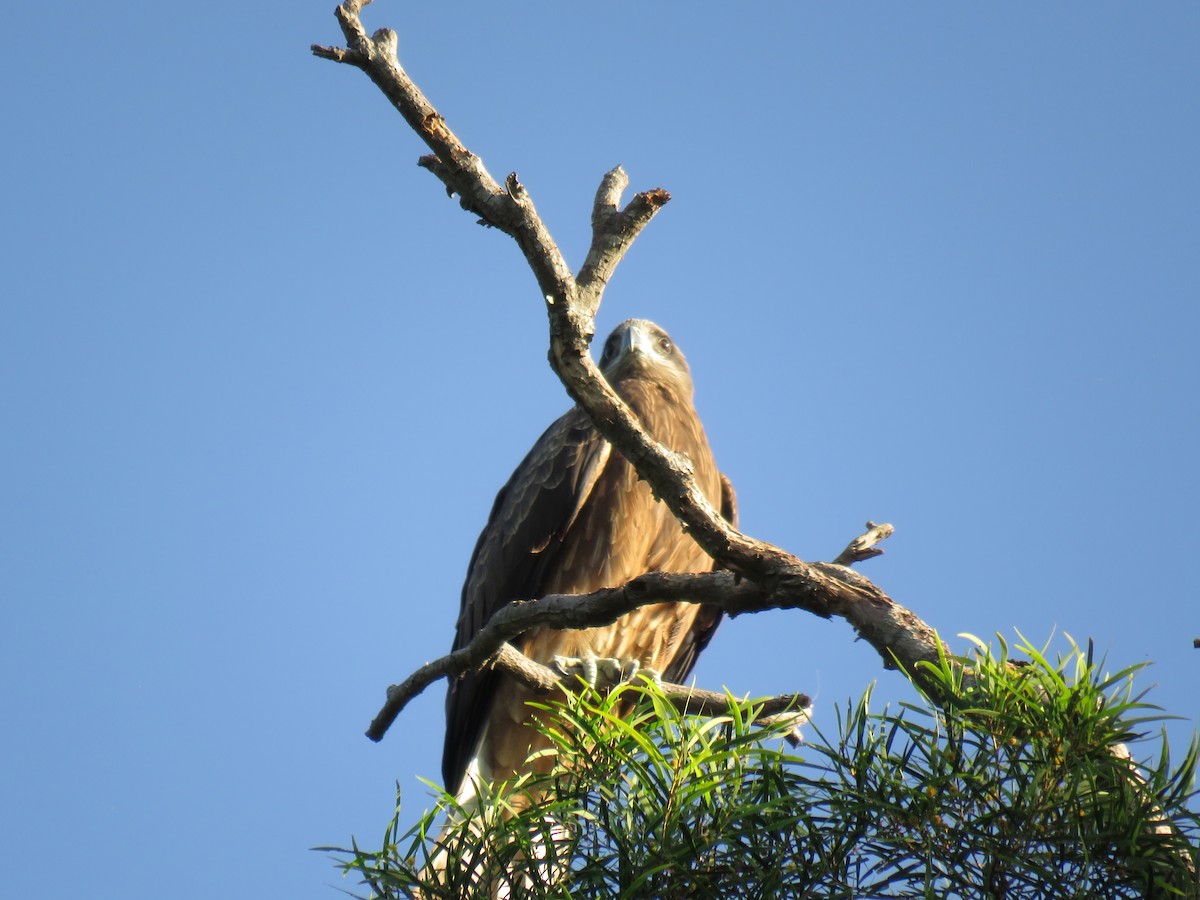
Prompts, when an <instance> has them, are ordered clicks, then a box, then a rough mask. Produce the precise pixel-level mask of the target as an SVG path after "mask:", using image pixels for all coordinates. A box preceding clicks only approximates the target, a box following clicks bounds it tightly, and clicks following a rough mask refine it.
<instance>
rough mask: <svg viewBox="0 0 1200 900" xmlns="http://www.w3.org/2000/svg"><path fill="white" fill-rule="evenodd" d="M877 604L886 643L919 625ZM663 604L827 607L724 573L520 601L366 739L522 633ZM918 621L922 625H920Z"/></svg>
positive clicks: (399, 695)
mask: <svg viewBox="0 0 1200 900" xmlns="http://www.w3.org/2000/svg"><path fill="white" fill-rule="evenodd" d="M885 532H886V533H885ZM890 533H891V532H890V526H887V525H884V526H873V529H872V531H871V532H868V533H867V535H862V536H860V537H859V538H856V539H855V541H854V542H852V543H851V546H855V545H856V544H858V543H859V542H863V541H864V540H865V539H866V538H867V537H868V535H873V536H874V537H875V539H877V540H882V539H883V537H885V536H886V534H890ZM843 555H844V554H843ZM814 568H815V569H816V570H817V571H824V570H826V569H828V570H829V571H831V572H836V573H837V574H838V575H839V576H840V577H843V578H857V577H859V576H858V575H857V573H855V572H853V571H851V570H850V569H846V568H843V567H842V566H834V565H833V564H832V563H819V564H817V566H815V567H814ZM863 582H864V583H865V584H870V582H867V581H866V579H863ZM875 599H876V600H882V601H886V602H877V603H874V604H868V605H867V606H866V607H864V608H863V609H862V610H859V611H858V613H857V614H858V615H859V618H860V619H861V620H862V621H863V622H864V627H869V628H870V629H871V630H873V631H880V632H885V633H889V634H890V635H891V636H890V637H889V638H888V640H890V641H892V642H899V641H900V640H902V637H900V636H897V635H896V634H894V632H897V631H900V632H905V633H907V630H908V629H910V628H912V627H914V625H913V621H912V620H910V619H909V618H908V617H909V616H912V614H911V613H909V612H908V611H907V610H905V609H903V607H900V606H897V605H896V604H894V603H892V602H891V601H890V600H887V598H886V597H885V596H884V595H883V594H882V593H880V594H879V595H878V597H877V598H875ZM664 602H676V603H704V604H708V605H710V606H719V607H721V609H723V610H724V611H725V612H726V613H727V614H728V615H729V616H731V617H733V616H739V615H742V614H744V613H755V612H763V611H765V610H768V609H789V608H799V609H805V610H807V611H808V612H812V613H815V614H816V615H819V616H823V617H828V614H827V613H826V611H825V610H823V609H816V608H812V607H809V606H807V605H805V602H806V597H805V596H803V595H800V596H786V595H785V596H772V595H771V594H769V593H767V592H766V591H765V590H763V588H762V587H761V586H760V585H758V584H756V583H754V582H752V581H750V580H748V579H745V578H742V577H740V576H738V575H735V574H733V573H732V572H721V571H718V572H705V573H700V574H678V573H665V572H651V573H647V574H645V575H640V576H638V577H637V578H634V579H633V580H632V581H629V582H627V583H625V584H623V585H621V586H620V587H615V588H606V589H603V590H599V591H594V592H592V593H590V594H551V595H548V596H545V597H541V598H537V599H533V600H527V601H516V602H513V603H510V604H509V605H508V606H505V607H504V608H503V609H501V610H499V611H498V612H497V613H496V614H495V615H494V616H492V618H491V619H490V620H488V622H487V624H486V625H485V626H484V627H483V628H482V629H480V631H479V633H478V634H477V635H476V636H475V637H474V638H473V639H472V641H471V643H470V644H468V645H467V646H466V647H463V648H462V649H461V650H456V651H454V652H453V653H449V654H447V655H446V656H443V657H441V658H440V659H437V660H434V661H433V662H430V663H426V664H425V665H423V666H421V667H420V668H419V669H417V671H415V672H413V673H412V674H411V675H409V676H408V678H406V679H405V680H404V681H403V682H402V683H400V684H398V685H393V686H392V687H390V688H388V692H387V700H386V701H385V702H384V705H383V707H382V708H381V709H380V710H379V712H378V714H377V715H376V716H375V719H374V721H372V722H371V726H370V727H369V728H368V729H367V737H369V738H371V740H373V741H378V740H380V739H381V738H382V737H383V735H384V734H385V733H386V732H387V730H388V728H389V727H390V726H391V724H392V722H393V721H395V719H396V716H398V715H399V714H400V712H401V711H402V710H403V709H404V707H405V706H406V705H407V704H408V703H409V701H411V700H412V699H413V698H414V697H416V696H417V695H419V694H420V693H421V692H422V691H423V690H425V688H426V687H428V686H429V685H430V684H432V683H433V682H435V681H438V680H439V679H441V678H457V677H459V676H460V675H463V674H465V673H467V672H471V671H475V670H478V669H482V668H484V667H486V666H489V665H492V664H493V663H494V662H495V660H496V659H497V656H498V655H503V654H505V653H506V652H507V651H506V650H505V649H504V648H505V647H506V646H509V645H508V642H509V641H511V640H513V639H514V638H516V637H517V636H518V635H521V634H524V633H525V632H527V631H530V630H532V629H534V628H597V627H599V626H602V625H611V624H612V623H613V622H615V621H617V619H619V618H621V616H624V615H626V614H627V613H630V612H632V611H633V610H635V609H638V608H639V607H642V606H649V605H652V604H655V603H664ZM865 613H873V614H870V615H868V614H865ZM913 619H915V617H913ZM916 622H918V623H919V622H920V620H916ZM868 623H869V624H868ZM920 624H921V625H923V623H920ZM512 652H514V653H517V655H518V656H521V657H522V659H525V658H526V657H524V656H523V655H522V654H520V653H519V652H518V651H516V650H513V651H512ZM510 662H511V660H510ZM530 662H531V663H532V664H533V665H535V666H537V667H538V668H541V669H544V668H545V667H544V666H540V665H539V664H537V663H533V661H532V660H530ZM884 665H885V666H886V667H889V668H890V667H892V666H893V665H894V663H893V661H892V660H891V659H889V658H887V657H886V656H885V657H884ZM535 671H536V670H535ZM547 671H548V670H547ZM523 680H524V679H523ZM526 683H527V684H529V685H530V687H534V688H538V689H544V688H545V685H539V683H538V682H537V681H536V679H534V680H526ZM718 696H722V697H723V696H724V695H718ZM801 696H802V695H801Z"/></svg>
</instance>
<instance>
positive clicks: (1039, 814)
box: [322, 638, 1200, 898]
mask: <svg viewBox="0 0 1200 900" xmlns="http://www.w3.org/2000/svg"><path fill="white" fill-rule="evenodd" d="M971 640H972V641H973V643H974V645H975V649H974V651H973V652H972V653H971V654H970V655H969V656H968V657H965V658H944V659H942V660H941V661H940V662H939V664H937V665H934V666H930V667H929V668H928V670H927V671H926V672H924V673H922V677H921V678H920V679H919V680H918V681H917V682H914V683H920V684H922V685H924V692H923V693H922V694H921V700H922V702H920V703H911V704H910V703H905V704H901V705H900V708H899V709H897V710H894V711H893V710H890V709H887V708H885V709H883V710H881V711H874V710H872V708H871V695H870V691H868V692H867V693H866V695H865V696H863V697H862V698H861V699H860V700H858V701H857V702H856V703H852V704H850V705H848V706H847V707H846V708H845V709H839V710H837V712H836V716H835V720H836V729H835V730H834V731H833V732H832V733H830V734H826V733H824V732H823V731H821V730H820V729H817V728H815V727H814V726H811V725H810V726H808V727H807V729H806V730H808V731H809V732H811V734H810V735H809V736H808V737H807V739H806V741H805V743H804V744H803V745H802V746H801V747H800V748H799V749H798V750H795V751H793V750H791V749H790V748H788V747H787V746H786V745H785V744H784V742H783V740H782V735H783V733H784V732H785V731H786V730H787V727H786V726H780V725H775V726H764V725H761V724H756V722H755V703H754V701H753V700H737V699H735V698H733V697H730V701H729V708H728V713H727V714H726V715H723V716H718V717H715V718H701V717H694V716H688V715H684V714H682V713H680V712H679V711H677V710H676V709H675V708H674V707H673V706H672V705H671V704H670V703H669V702H667V701H666V700H665V699H664V698H663V697H662V695H661V693H659V692H658V691H657V690H656V688H655V686H654V685H653V684H650V683H639V684H630V685H624V686H622V687H620V688H617V689H616V690H614V691H611V692H609V693H608V694H607V695H600V694H597V693H596V692H595V691H592V690H590V689H588V688H581V689H580V690H579V691H578V692H575V693H571V694H570V695H568V696H567V697H566V698H565V699H563V700H561V701H555V702H550V703H547V704H546V708H547V709H549V710H552V711H553V712H554V716H555V718H554V719H552V720H550V722H551V724H548V725H543V726H542V727H543V728H544V730H545V732H546V733H547V734H549V735H550V736H551V737H552V738H553V740H554V745H555V751H554V752H555V754H556V756H557V760H556V766H555V768H554V771H553V772H552V773H551V774H549V775H545V776H536V777H526V778H525V779H523V780H522V781H521V782H519V783H518V784H516V785H498V786H494V787H493V788H492V789H491V794H490V795H489V796H488V797H487V798H486V800H487V802H485V803H484V804H483V805H482V808H481V809H480V810H466V809H462V808H459V807H457V806H456V804H455V802H454V799H453V798H452V797H450V796H449V795H447V794H445V793H443V792H440V791H439V792H438V795H437V798H436V799H437V803H436V805H435V806H434V808H433V809H431V810H429V811H427V812H426V813H425V815H424V816H423V817H422V818H421V820H420V821H419V822H418V823H417V824H416V825H414V826H413V827H412V828H411V829H410V830H409V831H408V832H406V833H405V834H403V835H400V834H398V824H397V823H398V816H399V808H398V804H397V818H396V819H393V821H392V823H391V824H390V825H389V827H388V829H387V831H386V833H385V836H384V842H383V846H382V848H381V849H380V850H377V851H366V850H363V849H361V848H359V847H358V845H357V844H353V845H352V847H351V848H350V849H338V848H322V849H326V850H332V851H333V852H334V853H335V854H337V856H338V858H339V864H340V865H341V866H342V868H343V869H344V871H345V872H346V873H347V874H351V873H352V874H354V875H357V876H358V877H360V878H361V880H362V883H363V884H365V885H366V886H367V887H369V889H370V891H371V894H370V896H372V897H378V898H399V897H413V896H422V897H425V898H435V897H438V898H452V897H453V898H458V897H472V896H488V895H489V894H490V893H495V892H499V893H500V894H501V895H504V892H505V891H506V890H508V891H509V892H510V893H509V895H510V896H512V897H531V898H534V897H555V898H610V897H619V898H635V897H656V898H674V897H680V898H682V897H745V898H776V897H780V898H784V897H787V898H791V897H797V898H799V897H806V898H807V897H813V898H862V897H962V898H975V897H980V898H982V897H989V898H990V897H1004V898H1026V897H1028V898H1048V897H1055V898H1059V897H1078V898H1085V897H1106V898H1120V897H1146V896H1152V897H1171V896H1180V897H1197V896H1200V890H1198V888H1197V878H1196V870H1197V862H1198V859H1200V850H1198V847H1197V834H1198V831H1200V816H1198V815H1197V813H1196V812H1195V811H1194V809H1193V808H1192V801H1193V799H1194V796H1195V794H1194V778H1195V771H1196V765H1197V753H1198V746H1197V743H1196V741H1195V740H1193V742H1192V745H1191V746H1190V747H1189V749H1188V751H1187V753H1186V754H1185V756H1184V758H1183V759H1182V760H1180V761H1179V762H1178V763H1173V762H1172V761H1171V759H1170V755H1169V752H1168V749H1167V743H1166V740H1165V736H1161V735H1160V737H1159V749H1158V750H1157V752H1155V753H1154V754H1152V756H1151V758H1149V759H1146V760H1142V761H1137V762H1135V761H1134V760H1133V759H1132V758H1131V756H1130V754H1129V753H1128V751H1126V750H1124V747H1125V745H1127V744H1129V743H1136V742H1142V741H1145V740H1146V738H1147V737H1148V736H1149V734H1150V733H1151V732H1153V731H1155V730H1156V728H1155V726H1160V725H1161V721H1162V719H1163V717H1162V715H1161V714H1160V713H1159V712H1158V711H1157V709H1156V708H1155V707H1153V706H1150V705H1149V704H1147V703H1146V702H1145V701H1144V697H1143V696H1142V695H1140V694H1137V693H1135V690H1134V683H1133V679H1134V675H1135V673H1136V672H1137V670H1138V669H1139V668H1140V667H1138V666H1133V667H1130V668H1128V669H1124V670H1122V671H1120V672H1117V673H1116V674H1113V675H1106V674H1103V673H1102V672H1101V670H1100V668H1099V666H1098V665H1096V664H1094V663H1093V662H1092V661H1091V660H1090V659H1089V658H1088V654H1087V653H1086V652H1084V651H1082V650H1081V649H1080V648H1078V647H1076V646H1075V645H1073V644H1072V645H1070V647H1069V649H1068V650H1067V652H1065V653H1063V654H1062V655H1060V656H1059V657H1058V658H1057V659H1055V660H1053V661H1052V660H1051V659H1049V658H1048V657H1047V656H1046V655H1045V652H1044V651H1043V650H1039V649H1038V648H1036V647H1034V646H1032V645H1031V644H1029V643H1028V642H1025V641H1022V642H1021V643H1020V644H1019V645H1018V649H1019V650H1020V652H1021V655H1022V656H1023V657H1025V658H1024V659H1022V660H1020V661H1014V660H1012V659H1010V651H1009V647H1008V646H1007V645H1006V644H1005V642H1004V641H1003V640H999V641H998V648H997V649H993V648H990V647H988V646H987V645H985V644H984V643H983V642H982V641H978V640H976V639H974V638H972V639H971ZM631 708H632V711H630V710H631ZM514 797H520V798H529V797H533V798H538V799H537V800H536V802H533V803H532V804H531V805H529V806H527V807H526V806H524V804H523V803H522V802H515V803H514V802H513V798H514ZM447 814H448V815H449V817H450V821H451V822H452V823H453V824H452V825H451V826H450V827H449V828H447V829H446V830H444V831H442V830H440V828H441V826H440V822H441V821H442V820H443V819H444V818H445V816H446V815H447ZM447 847H448V848H450V849H451V851H452V852H449V853H448V854H447V856H446V862H445V870H444V871H443V872H441V873H438V874H437V875H436V876H435V875H434V874H433V873H432V870H431V868H430V866H429V863H430V860H431V859H432V858H433V857H434V856H435V855H437V853H438V852H439V850H441V849H445V848H447Z"/></svg>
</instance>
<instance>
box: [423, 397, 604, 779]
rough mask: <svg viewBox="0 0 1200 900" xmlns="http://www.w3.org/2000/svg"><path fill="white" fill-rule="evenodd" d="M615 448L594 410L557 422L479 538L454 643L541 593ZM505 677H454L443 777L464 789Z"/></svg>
mask: <svg viewBox="0 0 1200 900" xmlns="http://www.w3.org/2000/svg"><path fill="white" fill-rule="evenodd" d="M610 453H611V445H610V444H609V443H608V441H606V440H604V439H603V438H602V437H600V435H599V434H598V433H597V432H596V430H595V428H594V427H593V426H592V424H591V422H590V421H589V420H588V418H587V416H586V414H584V413H583V411H582V410H580V409H579V408H578V407H576V408H573V409H571V410H570V411H569V412H567V413H566V414H565V415H564V416H562V417H561V418H560V419H558V420H557V421H556V422H554V424H552V425H551V426H550V427H549V428H548V429H546V431H545V432H544V433H543V434H542V436H541V437H540V438H539V439H538V441H537V442H536V443H535V444H534V445H533V448H532V449H531V450H530V451H529V453H528V454H527V455H526V456H525V459H523V460H522V461H521V463H520V465H518V466H517V468H516V471H514V472H513V474H512V477H510V478H509V480H508V483H507V484H505V485H504V487H503V488H501V489H500V493H499V494H498V495H497V496H496V502H495V503H494V504H493V505H492V512H491V515H490V516H489V518H488V523H487V525H486V526H485V527H484V529H483V532H482V533H481V534H480V536H479V540H478V541H477V542H476V544H475V550H474V552H473V553H472V555H471V562H470V565H469V567H468V569H467V572H468V576H467V581H466V583H465V584H464V585H463V591H462V605H461V608H460V611H459V617H458V625H457V629H456V632H455V637H454V648H453V649H454V650H460V649H462V648H463V647H465V646H466V645H467V644H469V643H470V642H471V640H472V638H474V637H475V635H476V634H477V633H478V632H479V630H480V629H481V628H482V627H483V626H484V625H485V624H486V623H487V621H488V620H489V619H490V618H491V617H492V615H493V614H495V612H496V611H497V610H498V609H500V608H501V607H503V606H504V605H505V604H507V603H509V602H510V601H511V600H513V599H534V598H536V597H539V596H541V594H542V589H541V586H542V584H543V582H544V581H545V578H546V573H547V571H549V570H550V569H551V567H552V566H553V565H554V562H555V558H556V556H557V555H558V551H559V549H560V548H561V546H562V541H563V538H564V536H565V535H566V533H567V531H568V530H569V529H570V527H571V525H572V524H574V522H575V520H576V518H577V517H578V515H579V511H580V510H581V509H582V508H583V506H584V504H585V503H586V502H587V500H588V497H589V496H590V495H591V492H592V490H593V489H594V488H595V486H596V481H597V479H599V477H600V474H601V472H603V470H604V467H605V465H606V464H607V463H608V459H609V456H610ZM498 678H499V676H498V675H497V674H496V673H494V672H485V673H471V674H468V675H465V676H463V677H462V678H460V679H458V680H457V681H452V682H451V683H450V688H449V691H448V693H447V695H446V738H445V744H444V747H443V753H442V777H443V779H444V782H443V783H444V784H445V785H446V787H447V789H448V790H455V789H457V787H458V785H459V783H460V781H461V780H462V777H463V774H464V773H465V772H466V769H467V765H468V763H469V762H470V760H471V758H472V756H473V755H474V753H475V748H476V746H477V744H478V743H479V739H480V736H481V734H482V732H483V729H484V726H485V725H486V722H487V719H488V709H489V707H490V705H491V702H492V698H493V696H494V695H495V692H496V685H497V681H498Z"/></svg>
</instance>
